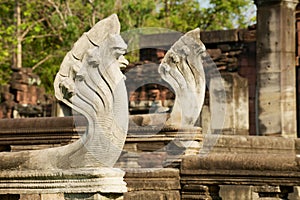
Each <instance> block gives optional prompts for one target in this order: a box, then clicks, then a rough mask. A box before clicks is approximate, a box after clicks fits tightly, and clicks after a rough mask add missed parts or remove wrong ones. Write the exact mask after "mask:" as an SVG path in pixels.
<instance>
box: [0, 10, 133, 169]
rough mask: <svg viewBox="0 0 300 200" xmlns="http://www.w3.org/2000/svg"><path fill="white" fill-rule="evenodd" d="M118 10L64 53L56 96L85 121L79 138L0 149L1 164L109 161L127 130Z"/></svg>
mask: <svg viewBox="0 0 300 200" xmlns="http://www.w3.org/2000/svg"><path fill="white" fill-rule="evenodd" d="M119 33H120V24H119V21H118V17H117V15H111V16H110V17H108V18H106V19H104V20H102V21H100V22H98V23H97V24H96V25H95V26H94V27H93V28H92V29H91V30H90V31H89V32H87V33H85V34H84V35H83V36H82V37H81V38H80V39H79V40H78V41H77V42H76V43H75V45H74V47H73V49H72V50H71V51H70V52H68V53H67V55H66V57H65V59H64V61H63V62H62V65H61V68H60V70H59V72H58V74H57V76H56V79H55V83H54V87H55V95H56V97H57V98H58V99H59V100H61V101H63V102H64V103H65V104H67V105H68V106H70V107H71V108H72V109H74V110H75V111H77V112H79V113H81V114H82V115H84V116H85V117H86V119H87V121H88V128H87V131H86V133H85V134H84V135H83V136H82V137H81V139H80V140H78V141H76V142H74V143H72V144H69V145H66V146H62V147H57V148H50V149H45V150H36V151H24V152H9V153H0V169H70V168H86V167H113V165H114V164H115V162H116V161H117V159H118V158H119V156H120V154H121V151H122V148H123V145H124V142H125V139H126V134H127V127H128V102H127V93H126V87H125V82H124V75H123V74H122V72H121V71H120V65H121V66H122V65H126V64H127V63H128V62H127V61H126V60H125V59H124V57H123V54H124V53H125V52H126V48H127V45H126V44H125V42H124V41H123V39H122V38H121V36H120V35H119Z"/></svg>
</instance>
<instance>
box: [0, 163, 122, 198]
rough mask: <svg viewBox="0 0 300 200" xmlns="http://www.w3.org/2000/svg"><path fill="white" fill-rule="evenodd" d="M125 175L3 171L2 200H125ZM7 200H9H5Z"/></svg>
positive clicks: (0, 176)
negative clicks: (13, 198) (15, 198)
mask: <svg viewBox="0 0 300 200" xmlns="http://www.w3.org/2000/svg"><path fill="white" fill-rule="evenodd" d="M124 174H125V173H124V172H123V171H122V170H120V169H116V168H98V169H97V168H86V169H69V170H47V171H46V170H39V171H37V170H28V171H17V170H16V171H1V172H0V197H1V196H3V197H4V194H5V196H7V199H9V194H11V195H12V196H14V195H20V199H21V200H27V199H30V200H41V199H45V200H52V199H53V200H54V199H55V200H71V199H118V200H119V199H123V193H124V192H126V191H127V188H126V183H125V182H124V181H123V176H124ZM5 198H6V197H5Z"/></svg>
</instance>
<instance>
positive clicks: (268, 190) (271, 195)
mask: <svg viewBox="0 0 300 200" xmlns="http://www.w3.org/2000/svg"><path fill="white" fill-rule="evenodd" d="M293 191H294V190H293V187H292V186H256V187H254V192H257V193H258V195H259V199H261V200H264V199H268V200H279V199H284V200H286V199H288V196H289V193H292V192H293Z"/></svg>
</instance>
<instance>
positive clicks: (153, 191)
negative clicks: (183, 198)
mask: <svg viewBox="0 0 300 200" xmlns="http://www.w3.org/2000/svg"><path fill="white" fill-rule="evenodd" d="M179 179H180V178H179V170H177V169H170V168H169V169H168V168H165V169H162V168H161V169H159V168H157V169H154V168H152V169H132V170H130V169H126V175H125V181H126V183H127V189H128V192H127V193H125V194H124V199H125V200H126V199H129V200H133V199H153V200H154V199H155V200H156V199H176V200H177V199H178V200H179V199H180V192H179V190H180V181H179Z"/></svg>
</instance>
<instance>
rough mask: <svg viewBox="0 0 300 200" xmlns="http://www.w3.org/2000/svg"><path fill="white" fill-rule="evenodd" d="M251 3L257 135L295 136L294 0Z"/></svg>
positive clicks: (267, 0)
mask: <svg viewBox="0 0 300 200" xmlns="http://www.w3.org/2000/svg"><path fill="white" fill-rule="evenodd" d="M255 3H256V5H257V7H258V9H257V19H258V20H257V66H258V127H259V128H258V130H259V131H260V133H259V134H260V135H282V136H285V137H296V136H297V130H296V87H295V85H296V80H295V78H296V74H295V73H296V72H295V67H294V66H295V65H296V63H295V45H294V44H295V35H296V34H295V23H294V21H295V15H294V9H295V6H296V4H297V3H298V1H296V0H295V1H286V0H278V1H269V0H257V1H256V2H255ZM291 22H293V23H291ZM282 30H288V31H282ZM266 35H267V36H268V37H266Z"/></svg>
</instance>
